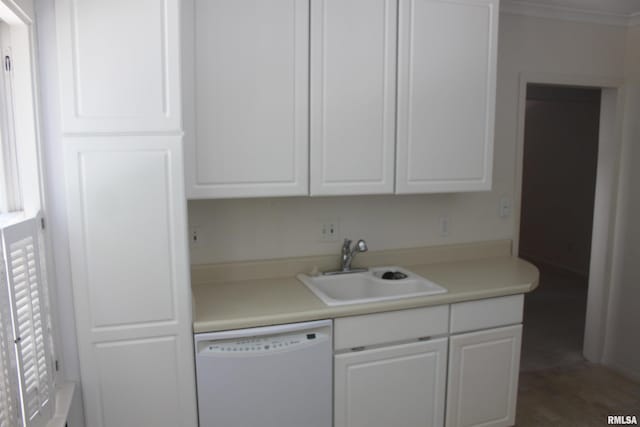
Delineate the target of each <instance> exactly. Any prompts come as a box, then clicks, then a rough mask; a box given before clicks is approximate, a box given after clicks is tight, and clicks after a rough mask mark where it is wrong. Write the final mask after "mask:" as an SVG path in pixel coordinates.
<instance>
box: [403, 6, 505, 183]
mask: <svg viewBox="0 0 640 427" xmlns="http://www.w3.org/2000/svg"><path fill="white" fill-rule="evenodd" d="M398 22H399V29H398V35H399V40H398V123H397V153H396V158H397V163H396V193H399V194H404V193H436V192H457V191H477V190H488V189H490V188H491V173H492V161H493V126H494V108H495V80H496V47H497V46H496V45H497V28H498V0H399V19H398Z"/></svg>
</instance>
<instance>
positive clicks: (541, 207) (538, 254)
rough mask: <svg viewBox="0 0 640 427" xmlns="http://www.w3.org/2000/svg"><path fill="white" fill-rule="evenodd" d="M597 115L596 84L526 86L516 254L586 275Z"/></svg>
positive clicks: (593, 183) (597, 125)
mask: <svg viewBox="0 0 640 427" xmlns="http://www.w3.org/2000/svg"><path fill="white" fill-rule="evenodd" d="M599 119H600V90H599V89H579V88H569V87H560V86H547V85H529V87H528V89H527V108H526V121H525V139H524V165H523V182H522V215H521V222H520V245H519V246H520V247H519V254H520V256H522V257H524V258H526V259H530V260H532V261H534V262H536V261H538V262H543V263H545V264H551V265H553V266H556V267H559V268H561V269H564V270H569V271H572V272H575V273H578V274H580V275H582V276H585V277H586V276H587V275H588V273H589V261H590V259H589V256H590V253H591V234H592V233H591V232H592V228H593V206H594V196H595V184H596V168H597V163H598V137H599V135H598V130H599Z"/></svg>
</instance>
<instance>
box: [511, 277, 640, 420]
mask: <svg viewBox="0 0 640 427" xmlns="http://www.w3.org/2000/svg"><path fill="white" fill-rule="evenodd" d="M540 270H541V271H540V286H539V287H538V289H536V290H535V291H533V292H532V293H530V294H527V296H526V297H525V310H524V331H523V340H522V358H521V370H520V381H519V388H518V409H517V415H516V417H517V418H516V425H517V426H518V427H534V426H535V427H547V426H549V427H552V426H553V427H563V426H566V427H582V426H585V427H590V426H606V425H607V416H608V415H635V416H636V417H638V419H639V420H640V384H638V383H635V382H633V381H630V380H629V379H627V378H625V377H623V376H621V375H619V374H617V373H615V372H613V371H611V370H609V369H607V368H604V367H602V366H600V365H594V364H591V363H588V362H586V361H585V360H584V358H583V357H582V342H583V335H584V318H585V312H586V301H587V279H586V278H584V277H580V276H578V275H575V274H571V273H567V272H563V271H561V270H558V269H554V268H549V267H546V268H541V269H540Z"/></svg>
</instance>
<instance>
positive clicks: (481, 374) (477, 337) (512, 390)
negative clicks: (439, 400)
mask: <svg viewBox="0 0 640 427" xmlns="http://www.w3.org/2000/svg"><path fill="white" fill-rule="evenodd" d="M521 339H522V325H517V326H510V327H506V328H499V329H489V330H486V331H482V332H474V333H469V334H462V335H455V336H452V337H451V339H450V340H451V342H450V348H449V378H448V389H447V427H463V426H464V427H469V426H483V427H488V426H491V427H503V426H504V427H506V426H512V425H514V423H515V412H516V398H517V393H518V374H519V369H520V342H521Z"/></svg>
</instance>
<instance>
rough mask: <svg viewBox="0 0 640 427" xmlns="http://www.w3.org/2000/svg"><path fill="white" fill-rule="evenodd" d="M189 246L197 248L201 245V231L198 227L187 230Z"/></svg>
mask: <svg viewBox="0 0 640 427" xmlns="http://www.w3.org/2000/svg"><path fill="white" fill-rule="evenodd" d="M189 246H191V247H192V248H198V247H200V246H202V231H201V230H200V228H198V227H192V228H191V229H190V230H189Z"/></svg>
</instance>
